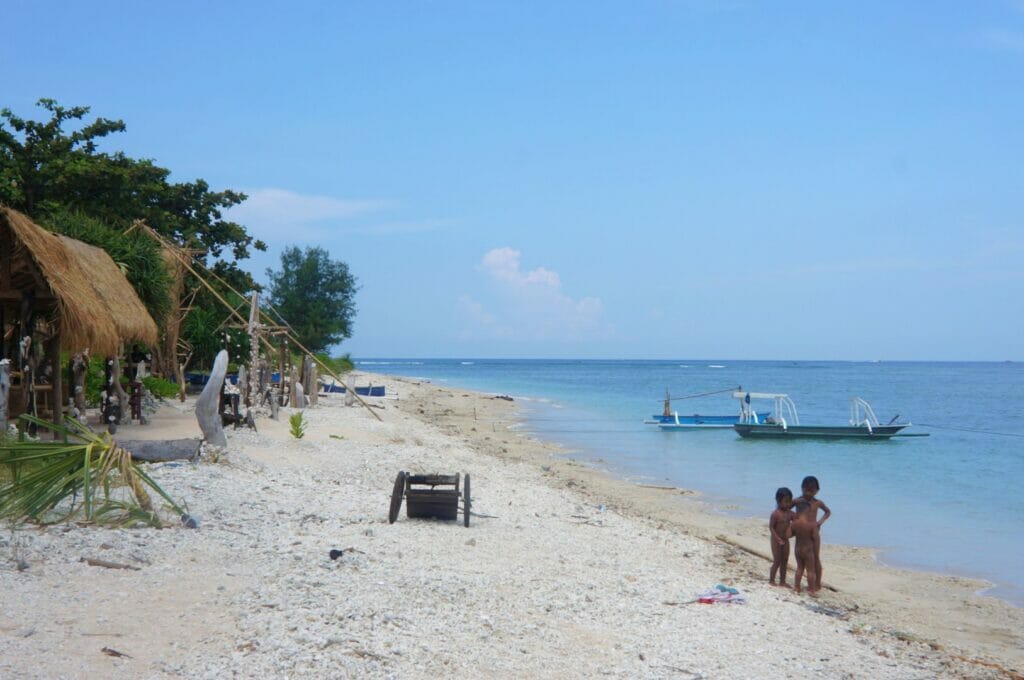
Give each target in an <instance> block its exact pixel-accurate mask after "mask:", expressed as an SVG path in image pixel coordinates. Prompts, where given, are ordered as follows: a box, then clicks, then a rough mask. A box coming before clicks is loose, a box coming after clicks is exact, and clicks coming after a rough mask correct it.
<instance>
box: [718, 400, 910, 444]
mask: <svg viewBox="0 0 1024 680" xmlns="http://www.w3.org/2000/svg"><path fill="white" fill-rule="evenodd" d="M733 396H734V397H735V398H737V399H739V401H740V420H739V422H738V423H736V424H735V425H733V429H735V430H736V432H737V433H738V434H739V435H740V436H741V437H762V438H769V439H771V438H774V439H795V438H800V437H811V438H818V439H888V438H889V437H892V436H895V435H896V434H897V433H898V432H899V431H900V430H902V429H904V428H905V427H908V426H909V425H910V423H898V422H896V419H897V418H899V416H898V415H897V416H896V417H895V418H893V419H892V420H891V421H889V422H888V423H887V424H885V425H881V424H879V422H878V418H876V417H875V412H874V410H872V408H871V405H870V404H869V403H868V402H866V401H864V400H863V399H861V398H860V397H854V398H853V399H851V400H850V424H849V425H801V424H800V416H798V415H797V412H796V404H794V403H793V400H792V399H790V398H789V395H786V394H773V393H765V392H734V393H733ZM753 399H770V400H772V401H773V402H774V406H773V408H772V412H771V414H770V415H769V416H767V417H764V416H761V415H760V414H758V413H755V411H754V409H753V407H752V406H751V400H753ZM902 436H913V435H902Z"/></svg>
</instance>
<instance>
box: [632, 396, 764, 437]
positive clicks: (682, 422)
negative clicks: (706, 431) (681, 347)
mask: <svg viewBox="0 0 1024 680" xmlns="http://www.w3.org/2000/svg"><path fill="white" fill-rule="evenodd" d="M735 389H737V390H739V389H741V388H740V387H737V388H735ZM732 390H733V388H731V387H730V388H729V389H727V390H718V391H716V392H705V393H704V394H694V395H688V396H685V397H673V396H671V395H669V393H668V391H667V390H666V392H665V409H664V410H663V411H662V413H661V414H660V415H658V414H655V415H653V416H651V418H650V420H645V421H644V422H645V423H647V424H648V425H657V426H658V427H659V428H661V429H662V430H692V429H695V428H728V427H732V426H733V425H736V424H737V423H738V422H740V417H741V415H742V414H741V413H740V414H736V415H720V416H708V415H701V414H699V413H693V414H690V415H680V414H679V412H678V411H673V410H672V401H673V400H674V399H675V400H680V399H693V398H695V397H706V396H708V395H712V394H722V393H724V392H730V391H732ZM757 415H759V416H761V417H762V418H767V417H768V416H769V413H768V412H767V411H765V412H764V413H760V414H755V416H757Z"/></svg>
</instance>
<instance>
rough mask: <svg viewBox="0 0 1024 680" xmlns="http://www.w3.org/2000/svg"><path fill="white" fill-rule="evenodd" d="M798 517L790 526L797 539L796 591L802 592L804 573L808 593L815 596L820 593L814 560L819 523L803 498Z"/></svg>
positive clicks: (797, 513)
mask: <svg viewBox="0 0 1024 680" xmlns="http://www.w3.org/2000/svg"><path fill="white" fill-rule="evenodd" d="M794 507H795V508H796V516H794V517H793V522H792V523H791V524H790V526H791V527H792V529H793V536H795V537H796V546H795V547H794V549H793V553H794V555H795V556H796V579H795V584H794V586H795V588H794V589H795V590H796V592H798V593H799V592H801V589H800V581H801V580H803V577H804V573H805V572H806V574H807V592H809V593H810V594H811V595H814V594H815V593H817V592H818V588H817V585H816V584H817V578H816V573H815V572H816V571H817V569H816V568H815V567H817V563H816V560H815V559H814V535H815V533H816V532H817V523H816V522H815V521H814V515H813V514H812V512H811V504H810V503H808V502H807V501H805V500H804V499H803V498H801V499H800V500H798V501H797V502H796V505H795V506H794Z"/></svg>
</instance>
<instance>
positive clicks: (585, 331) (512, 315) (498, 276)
mask: <svg viewBox="0 0 1024 680" xmlns="http://www.w3.org/2000/svg"><path fill="white" fill-rule="evenodd" d="M521 255H522V254H521V253H520V252H519V251H518V250H515V249H513V248H508V247H504V248H495V249H493V250H490V251H488V252H487V253H486V254H485V255H484V256H483V258H482V259H481V261H480V265H479V267H478V270H479V271H481V272H483V274H484V275H485V276H486V278H487V280H488V281H489V283H490V284H491V286H490V289H491V291H492V292H493V293H494V299H493V300H492V309H486V308H485V306H484V304H483V303H481V302H479V301H477V300H475V299H474V298H472V297H470V296H468V295H464V296H462V297H461V298H460V300H459V309H460V312H461V313H462V315H463V317H464V318H465V319H466V320H467V322H468V324H469V326H470V328H471V329H472V330H473V331H476V332H478V333H483V334H485V335H487V336H489V337H495V338H511V339H517V340H528V341H532V340H554V341H578V340H583V339H586V338H591V337H593V336H594V335H603V334H605V333H606V332H607V330H606V328H605V324H604V319H603V317H604V304H603V303H602V302H601V300H600V299H599V298H597V297H591V296H587V297H582V298H579V299H575V298H572V297H570V296H569V295H567V294H566V293H565V292H564V291H563V289H562V278H561V276H559V274H558V272H556V271H552V270H550V269H547V268H544V267H537V268H536V269H532V270H529V271H523V269H522V267H521V266H520V258H521ZM495 310H497V311H495Z"/></svg>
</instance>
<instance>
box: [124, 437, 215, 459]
mask: <svg viewBox="0 0 1024 680" xmlns="http://www.w3.org/2000/svg"><path fill="white" fill-rule="evenodd" d="M117 443H118V445H119V446H120V447H121V448H123V449H124V450H125V451H128V452H129V453H131V455H132V460H144V461H146V462H149V463H156V462H160V461H166V460H195V459H196V458H198V457H199V447H200V446H201V445H202V443H203V442H202V441H201V440H199V439H167V440H139V441H120V440H118V442H117Z"/></svg>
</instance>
